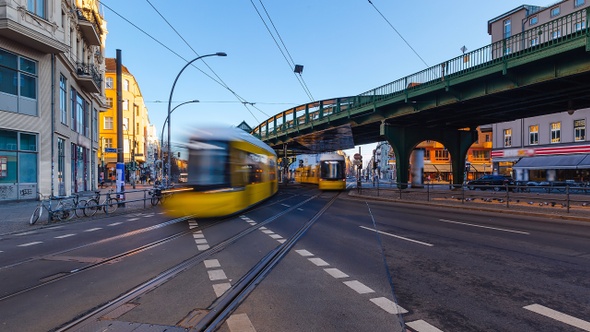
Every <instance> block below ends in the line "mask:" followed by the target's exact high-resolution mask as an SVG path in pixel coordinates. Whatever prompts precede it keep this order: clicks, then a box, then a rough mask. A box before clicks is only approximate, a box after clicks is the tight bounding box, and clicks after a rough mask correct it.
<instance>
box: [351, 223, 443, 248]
mask: <svg viewBox="0 0 590 332" xmlns="http://www.w3.org/2000/svg"><path fill="white" fill-rule="evenodd" d="M359 227H360V228H363V229H366V230H368V231H371V232H376V233H379V234H383V235H387V236H391V237H394V238H396V239H400V240H404V241H409V242H413V243H417V244H421V245H423V246H428V247H434V244H431V243H427V242H422V241H418V240H414V239H410V238H407V237H403V236H399V235H395V234H391V233H387V232H383V231H378V230H375V229H372V228H369V227H365V226H359Z"/></svg>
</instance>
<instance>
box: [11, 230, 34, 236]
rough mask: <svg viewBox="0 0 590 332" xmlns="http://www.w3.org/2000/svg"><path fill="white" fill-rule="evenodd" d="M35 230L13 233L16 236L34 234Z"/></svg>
mask: <svg viewBox="0 0 590 332" xmlns="http://www.w3.org/2000/svg"><path fill="white" fill-rule="evenodd" d="M36 233H37V231H28V232H23V233H18V234H15V235H16V236H23V235H31V234H36Z"/></svg>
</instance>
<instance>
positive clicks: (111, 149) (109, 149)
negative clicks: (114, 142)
mask: <svg viewBox="0 0 590 332" xmlns="http://www.w3.org/2000/svg"><path fill="white" fill-rule="evenodd" d="M104 152H117V149H115V148H104Z"/></svg>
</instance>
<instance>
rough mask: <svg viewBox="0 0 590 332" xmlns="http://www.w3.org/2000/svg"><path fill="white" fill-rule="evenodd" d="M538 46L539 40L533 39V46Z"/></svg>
mask: <svg viewBox="0 0 590 332" xmlns="http://www.w3.org/2000/svg"><path fill="white" fill-rule="evenodd" d="M537 45H539V38H533V39H531V46H537Z"/></svg>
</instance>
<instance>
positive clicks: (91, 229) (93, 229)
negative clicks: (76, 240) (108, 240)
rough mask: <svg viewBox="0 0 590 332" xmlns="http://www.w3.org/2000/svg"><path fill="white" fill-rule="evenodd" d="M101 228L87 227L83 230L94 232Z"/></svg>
mask: <svg viewBox="0 0 590 332" xmlns="http://www.w3.org/2000/svg"><path fill="white" fill-rule="evenodd" d="M101 229H102V228H100V227H95V228H89V229H87V230H85V231H84V232H96V231H100V230H101Z"/></svg>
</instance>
